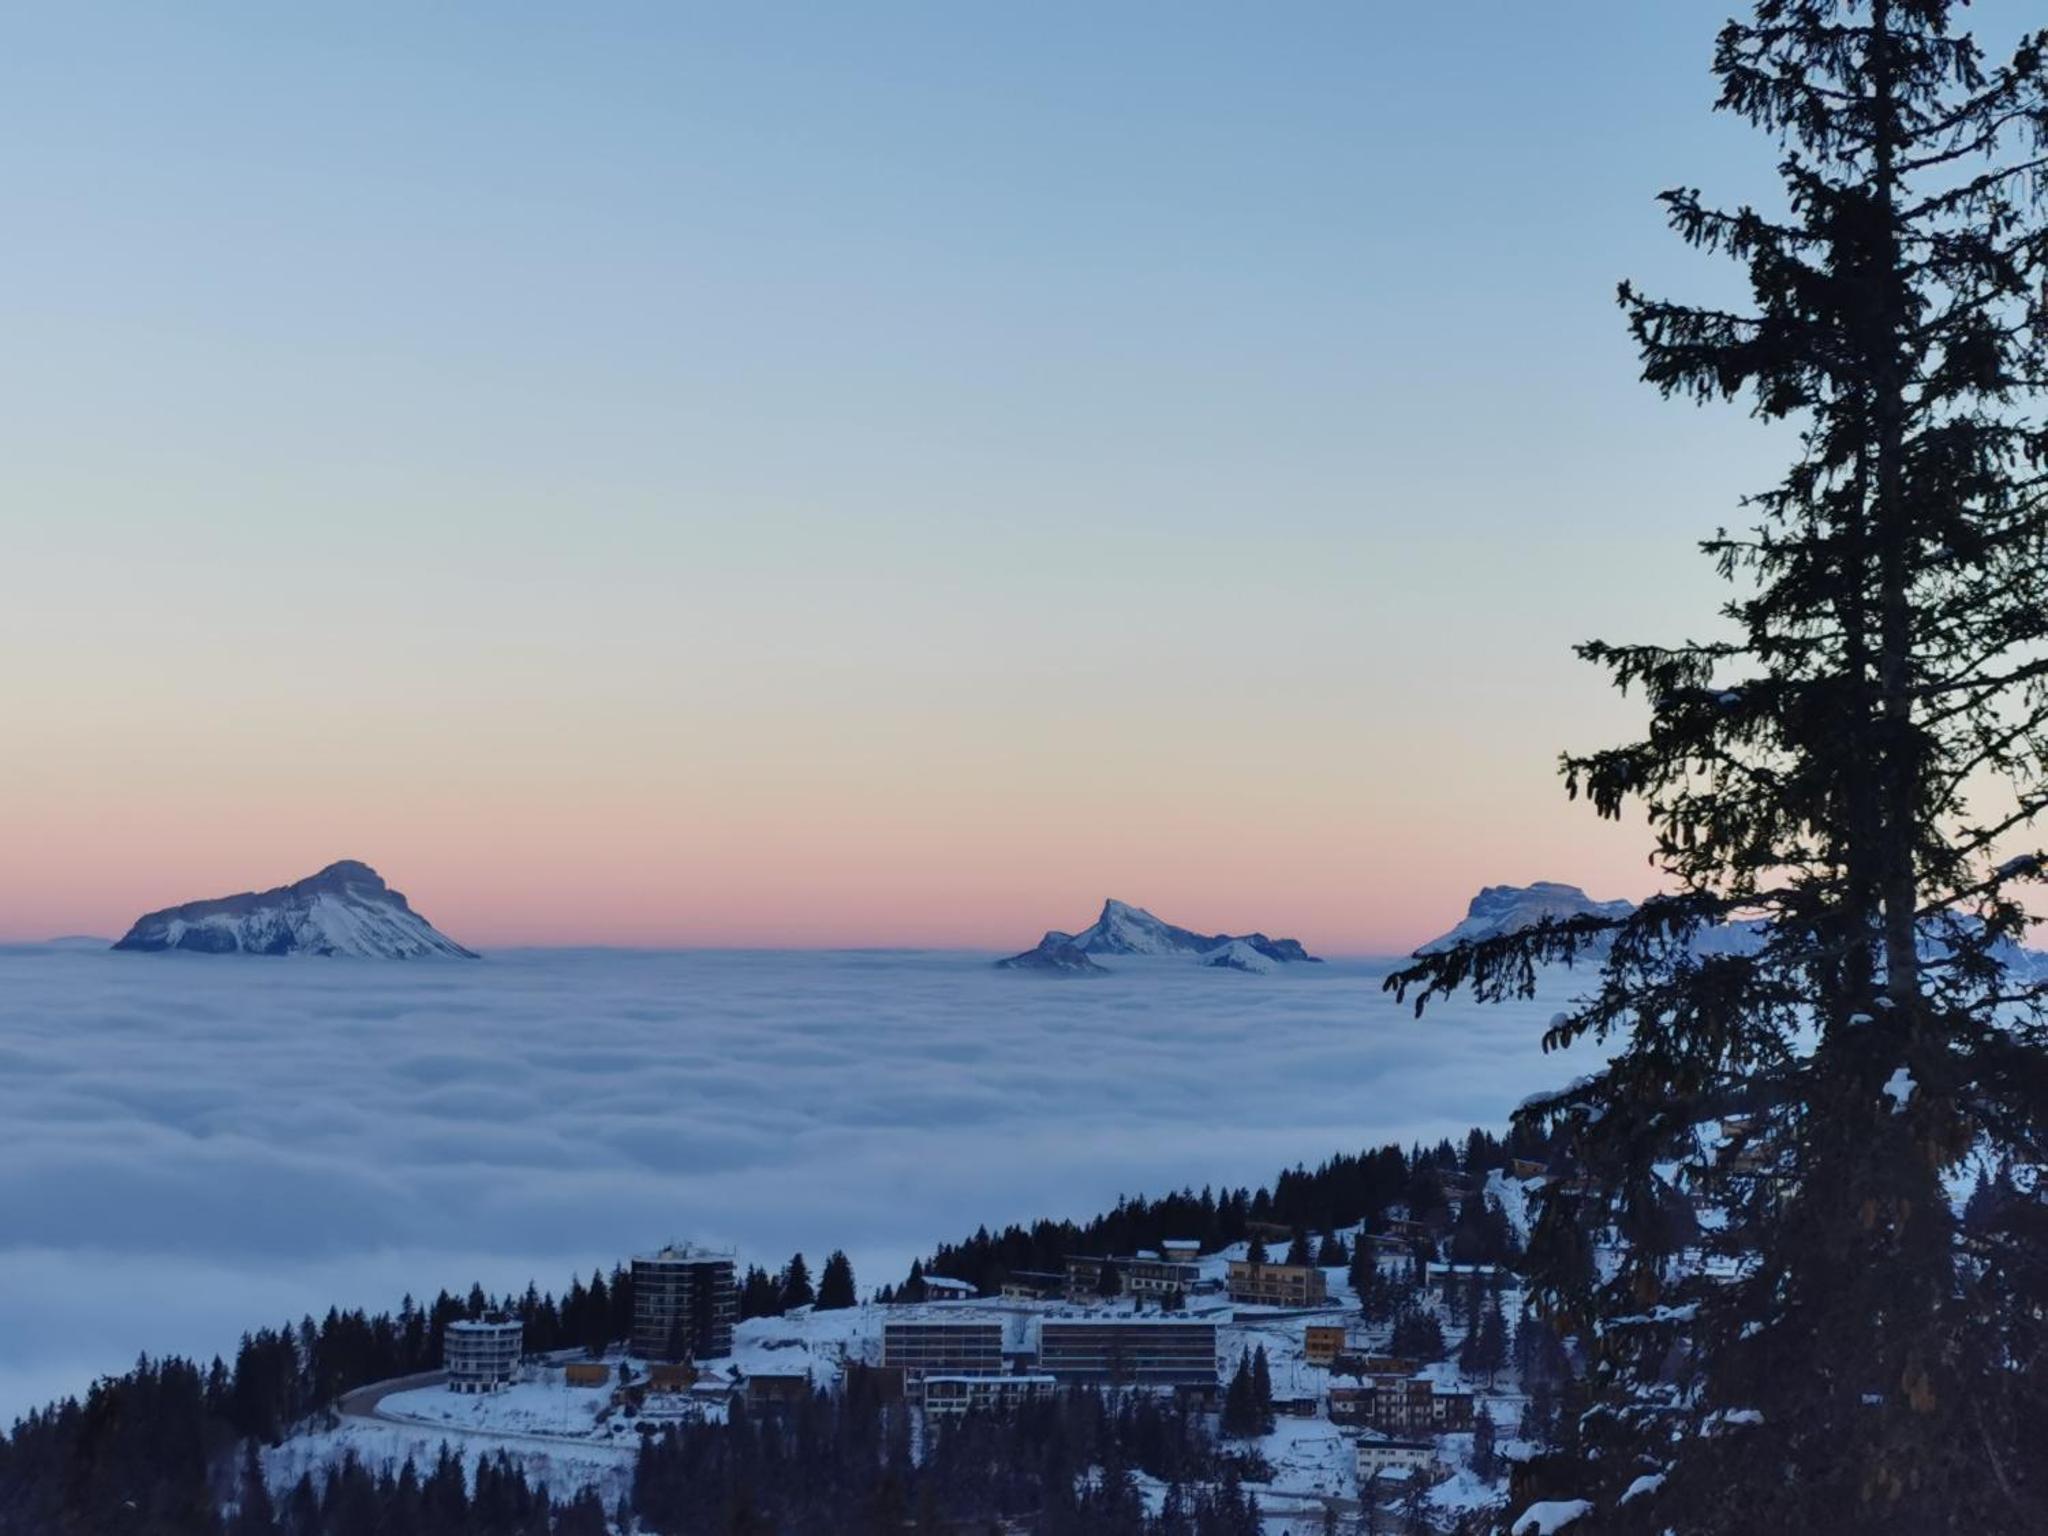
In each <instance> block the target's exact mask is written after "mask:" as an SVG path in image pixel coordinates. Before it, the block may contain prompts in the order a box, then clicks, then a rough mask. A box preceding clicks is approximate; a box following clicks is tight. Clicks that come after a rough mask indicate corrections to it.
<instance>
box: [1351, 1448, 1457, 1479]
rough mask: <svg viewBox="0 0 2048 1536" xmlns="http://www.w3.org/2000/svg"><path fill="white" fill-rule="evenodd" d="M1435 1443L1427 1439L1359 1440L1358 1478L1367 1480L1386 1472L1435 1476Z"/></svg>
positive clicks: (1426, 1476) (1436, 1465) (1430, 1477)
mask: <svg viewBox="0 0 2048 1536" xmlns="http://www.w3.org/2000/svg"><path fill="white" fill-rule="evenodd" d="M1438 1470H1439V1468H1438V1462H1437V1459H1436V1447H1435V1446H1434V1445H1432V1444H1431V1443H1430V1442H1429V1441H1427V1440H1361V1441H1359V1442H1358V1480H1359V1482H1360V1483H1369V1482H1371V1481H1372V1480H1373V1479H1374V1478H1376V1477H1381V1476H1383V1475H1384V1474H1387V1473H1402V1474H1404V1475H1408V1476H1416V1475H1419V1476H1421V1477H1424V1478H1427V1479H1430V1480H1432V1481H1433V1480H1434V1479H1435V1477H1436V1475H1437V1472H1438Z"/></svg>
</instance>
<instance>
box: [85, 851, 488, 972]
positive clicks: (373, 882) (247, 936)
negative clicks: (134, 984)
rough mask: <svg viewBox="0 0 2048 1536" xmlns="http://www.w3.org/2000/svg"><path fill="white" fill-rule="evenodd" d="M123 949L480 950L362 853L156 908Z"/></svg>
mask: <svg viewBox="0 0 2048 1536" xmlns="http://www.w3.org/2000/svg"><path fill="white" fill-rule="evenodd" d="M114 948H116V949H135V950H167V949H181V950H191V951H195V952H197V953H199V954H205V955H234V954H243V955H356V956H365V957H373V958H377V959H387V960H417V959H422V958H426V957H429V956H446V957H450V958H456V959H465V960H474V959H475V958H476V955H475V954H474V953H473V952H471V951H470V950H467V949H464V948H463V947H462V946H461V945H460V944H458V943H456V942H455V941H454V940H453V939H451V938H449V937H448V936H447V935H446V934H444V933H442V932H441V931H440V930H439V929H437V928H436V927H435V926H434V925H433V924H432V923H430V922H428V921H427V920H426V919H425V918H424V917H421V916H420V915H419V913H417V912H415V911H413V909H412V908H411V907H410V906H408V905H407V904H406V900H405V898H404V897H403V896H401V895H400V894H399V893H398V892H397V891H394V890H392V889H391V887H390V886H388V885H386V884H385V883H384V881H383V878H382V877H381V876H380V875H378V873H377V871H375V870H374V869H372V868H370V866H369V865H367V864H361V863H358V862H357V861H356V860H354V859H343V860H342V861H341V862H340V863H338V864H330V865H328V866H327V867H326V868H325V869H323V870H321V871H320V873H318V874H317V875H308V876H307V877H306V878H305V879H303V880H299V881H295V882H294V883H292V884H291V885H281V886H279V887H278V888H277V889H276V890H273V891H244V892H242V894H240V895H239V896H220V897H215V898H214V899H212V900H210V901H189V902H186V903H185V904H184V905H183V906H180V907H166V908H164V909H163V910H162V911H161V912H149V913H145V914H144V915H143V916H141V917H139V918H137V919H136V921H135V926H134V927H132V928H130V929H129V930H128V932H127V933H126V934H125V935H124V936H123V937H122V939H121V941H120V942H119V943H117V944H116V945H115V946H114Z"/></svg>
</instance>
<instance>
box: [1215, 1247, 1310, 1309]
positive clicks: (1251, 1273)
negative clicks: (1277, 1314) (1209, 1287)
mask: <svg viewBox="0 0 2048 1536" xmlns="http://www.w3.org/2000/svg"><path fill="white" fill-rule="evenodd" d="M1224 1285H1225V1288H1226V1289H1227V1290H1228V1291H1229V1292H1230V1299H1231V1300H1232V1301H1247V1302H1257V1303H1263V1304H1264V1305H1266V1306H1269V1307H1319V1306H1321V1305H1322V1304H1323V1303H1324V1302H1326V1301H1328V1300H1329V1299H1330V1285H1329V1281H1328V1280H1327V1279H1325V1278H1324V1276H1323V1272H1322V1271H1321V1270H1320V1269H1317V1268H1316V1267H1315V1266H1314V1265H1312V1264H1254V1263H1252V1262H1251V1261H1250V1260H1248V1259H1232V1260H1231V1261H1230V1274H1229V1278H1228V1279H1227V1280H1226V1281H1225V1282H1224Z"/></svg>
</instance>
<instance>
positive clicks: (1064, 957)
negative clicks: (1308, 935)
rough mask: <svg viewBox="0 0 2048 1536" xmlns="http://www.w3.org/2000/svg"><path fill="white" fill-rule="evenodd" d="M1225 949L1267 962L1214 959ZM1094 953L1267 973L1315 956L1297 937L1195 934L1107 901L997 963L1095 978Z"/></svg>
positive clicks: (1128, 905)
mask: <svg viewBox="0 0 2048 1536" xmlns="http://www.w3.org/2000/svg"><path fill="white" fill-rule="evenodd" d="M1226 951H1227V952H1228V953H1229V955H1231V956H1235V957H1246V956H1251V957H1257V959H1259V960H1261V961H1264V962H1266V963H1265V964H1264V965H1263V966H1255V965H1253V964H1252V963H1250V962H1249V961H1247V963H1244V964H1235V963H1233V960H1232V959H1230V958H1224V959H1214V958H1213V957H1215V956H1217V955H1219V954H1222V953H1224V952H1226ZM1098 955H1155V956H1186V957H1188V958H1191V959H1195V960H1199V961H1201V962H1202V963H1204V964H1209V963H1214V964H1216V965H1218V966H1221V967H1225V968H1228V969H1233V970H1252V969H1270V968H1271V966H1272V964H1274V963H1286V962H1290V961H1302V962H1306V963H1310V964H1313V963H1316V957H1315V956H1314V955H1311V954H1310V953H1309V952H1308V951H1307V950H1305V949H1304V948H1302V946H1301V943H1300V941H1299V940H1296V939H1270V938H1268V937H1266V935H1265V934H1263V933H1246V934H1230V933H1215V934H1205V933H1197V932H1195V931H1194V930H1193V929H1191V928H1182V927H1180V926H1179V925H1178V924H1175V923H1169V922H1167V921H1166V920H1165V919H1164V918H1160V917H1157V916H1155V915H1153V914H1152V913H1151V912H1149V911H1147V910H1146V909H1145V908H1143V907H1140V906H1136V905H1134V904H1132V903H1131V902H1128V901H1118V900H1117V899H1116V898H1114V897H1111V898H1110V899H1109V900H1107V901H1105V902H1103V904H1102V911H1101V913H1100V915H1098V916H1097V917H1096V919H1095V921H1094V922H1093V923H1091V924H1089V925H1088V926H1087V927H1086V928H1083V929H1082V930H1081V931H1080V932H1079V933H1068V932H1066V931H1065V930H1064V929H1060V928H1054V929H1049V930H1048V931H1047V932H1046V935H1045V937H1044V938H1042V939H1040V940H1039V941H1038V944H1037V947H1036V948H1033V949H1027V950H1025V951H1024V952H1023V953H1022V954H1018V955H1012V956H1010V957H1009V958H1008V959H1007V960H999V961H997V962H996V964H997V965H998V966H1000V967H1002V968H1003V969H1005V970H1031V971H1057V972H1060V973H1062V974H1067V975H1095V974H1100V973H1101V972H1102V971H1104V970H1105V969H1106V968H1105V967H1103V966H1100V965H1097V964H1096V963H1095V962H1094V959H1093V958H1092V957H1094V956H1098ZM1077 961H1078V962H1081V963H1076V962H1077Z"/></svg>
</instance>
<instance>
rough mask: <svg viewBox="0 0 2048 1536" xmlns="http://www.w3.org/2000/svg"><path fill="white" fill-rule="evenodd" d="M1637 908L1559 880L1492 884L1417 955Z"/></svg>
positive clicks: (1627, 902)
mask: <svg viewBox="0 0 2048 1536" xmlns="http://www.w3.org/2000/svg"><path fill="white" fill-rule="evenodd" d="M1635 909H1636V904H1635V903H1634V902H1632V901H1595V900H1594V899H1593V898H1592V897H1590V896H1588V895H1587V894H1586V893H1585V892H1584V891H1582V890H1580V889H1579V887H1577V886H1576V885H1565V884H1563V883H1562V882H1560V881H1556V880H1538V881H1536V882H1535V883H1534V884H1531V885H1489V886H1485V887H1483V888H1482V889H1481V890H1480V892H1479V894H1478V895H1477V896H1474V897H1473V898H1472V904H1471V905H1470V906H1469V907H1467V908H1466V909H1465V917H1464V920H1463V921H1462V922H1460V923H1459V924H1458V926H1457V927H1455V928H1453V929H1451V931H1450V932H1448V933H1445V934H1440V935H1438V936H1437V937H1436V938H1434V939H1431V940H1430V941H1429V942H1428V943H1427V944H1424V945H1421V946H1420V947H1419V948H1417V950H1416V951H1415V952H1416V953H1417V954H1418V955H1426V954H1431V953H1433V952H1435V951H1437V950H1440V949H1449V948H1451V947H1452V946H1454V945H1457V944H1476V943H1478V942H1479V941H1480V940H1482V939H1497V938H1499V937H1500V936H1501V935H1502V934H1504V933H1513V932H1515V931H1516V930H1518V929H1522V928H1533V927H1534V926H1535V925H1536V924H1538V923H1540V922H1543V921H1545V920H1546V919H1555V918H1567V917H1627V916H1628V915H1629V913H1631V912H1633V911H1635Z"/></svg>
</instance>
